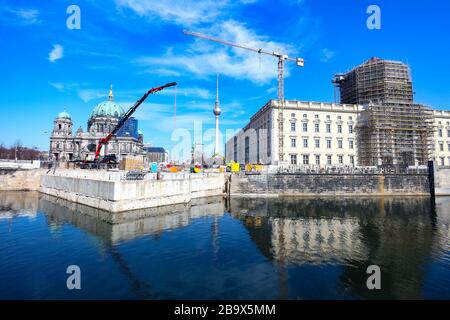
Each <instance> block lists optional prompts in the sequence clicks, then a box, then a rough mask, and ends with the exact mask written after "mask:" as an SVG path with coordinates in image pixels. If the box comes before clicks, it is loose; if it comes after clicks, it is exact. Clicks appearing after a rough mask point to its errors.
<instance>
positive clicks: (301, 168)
mask: <svg viewBox="0 0 450 320" xmlns="http://www.w3.org/2000/svg"><path fill="white" fill-rule="evenodd" d="M262 172H267V173H297V174H427V173H428V167H427V166H410V167H400V166H391V167H360V166H349V165H343V166H319V165H288V166H279V167H272V168H269V169H268V170H264V171H262Z"/></svg>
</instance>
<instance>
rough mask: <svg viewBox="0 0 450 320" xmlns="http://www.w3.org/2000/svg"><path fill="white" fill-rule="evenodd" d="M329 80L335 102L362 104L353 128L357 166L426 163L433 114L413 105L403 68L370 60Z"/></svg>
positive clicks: (409, 82)
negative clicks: (336, 91)
mask: <svg viewBox="0 0 450 320" xmlns="http://www.w3.org/2000/svg"><path fill="white" fill-rule="evenodd" d="M332 82H333V83H334V85H335V86H336V88H338V89H339V92H340V97H341V103H349V104H359V105H364V106H365V110H364V111H363V112H362V113H361V116H360V118H359V121H358V124H357V128H356V129H357V131H358V135H357V145H358V164H359V165H363V166H376V165H378V166H379V165H424V164H426V162H427V161H428V159H429V158H430V156H431V153H432V148H433V134H434V122H433V113H432V110H431V109H430V108H428V107H425V106H423V105H419V104H414V101H413V95H414V92H413V86H412V80H411V72H410V68H409V66H408V65H406V64H404V63H402V62H399V61H391V60H383V59H380V58H371V59H370V60H368V61H366V62H365V63H363V64H361V65H360V66H357V67H355V68H354V69H352V70H351V71H349V72H347V73H345V74H336V75H335V77H334V79H333V81H332Z"/></svg>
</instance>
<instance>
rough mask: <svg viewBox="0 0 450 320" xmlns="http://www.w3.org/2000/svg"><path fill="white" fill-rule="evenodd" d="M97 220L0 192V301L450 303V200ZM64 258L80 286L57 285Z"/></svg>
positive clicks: (171, 211)
mask: <svg viewBox="0 0 450 320" xmlns="http://www.w3.org/2000/svg"><path fill="white" fill-rule="evenodd" d="M136 216H139V217H141V218H140V219H137V220H136ZM99 217H100V218H99ZM102 217H103V218H104V213H103V212H99V211H97V210H94V209H92V208H88V207H84V206H80V205H76V204H73V203H70V202H66V201H63V200H60V199H55V198H52V197H49V196H45V195H41V194H38V193H26V192H0V299H98V298H100V299H377V298H393V299H409V298H418V299H450V198H438V199H437V201H436V208H435V210H434V209H433V208H432V206H431V204H430V200H429V199H428V198H384V199H347V200H336V199H329V200H304V199H239V200H237V199H234V200H231V201H229V202H227V203H226V202H224V201H221V200H220V199H204V200H201V201H199V202H198V203H193V204H191V205H189V206H185V205H179V206H174V207H167V208H161V209H157V210H153V211H149V210H147V211H139V212H134V213H128V214H122V215H116V216H114V217H113V219H114V221H115V224H110V223H107V222H104V221H103V220H102V219H101V218H102ZM74 264H75V265H78V266H80V268H81V286H82V288H81V290H68V289H67V288H66V280H67V277H68V275H67V274H66V268H67V266H69V265H74ZM373 264H376V265H378V266H380V268H381V285H382V289H381V290H379V291H370V290H368V289H367V287H366V279H367V277H368V275H367V274H366V269H367V267H368V266H369V265H373Z"/></svg>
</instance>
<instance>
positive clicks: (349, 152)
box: [226, 100, 450, 166]
mask: <svg viewBox="0 0 450 320" xmlns="http://www.w3.org/2000/svg"><path fill="white" fill-rule="evenodd" d="M365 108H366V107H365V106H362V105H356V104H337V103H323V102H305V101H295V100H288V101H286V103H285V108H284V110H283V118H284V125H283V126H284V143H283V154H284V161H283V162H282V163H283V164H294V165H302V164H304V165H320V166H327V165H328V166H329V165H331V166H344V165H351V166H356V165H359V162H358V137H357V134H358V130H357V125H358V121H359V120H360V117H361V114H362V112H363V111H364V110H365ZM278 114H279V113H278V103H277V101H276V100H270V101H269V102H267V103H266V104H265V105H264V106H263V107H262V108H261V109H260V110H259V111H257V112H256V114H254V115H253V116H252V117H251V118H250V121H249V123H248V124H247V125H246V126H245V127H244V128H243V129H241V130H240V131H239V132H238V133H237V134H236V135H234V136H233V137H232V138H231V139H229V140H228V141H227V143H226V159H227V162H230V161H234V162H238V163H241V164H247V163H261V164H268V165H277V164H279V163H280V162H279V151H278V141H279V140H278ZM433 117H434V129H435V133H434V137H433V147H432V148H431V150H430V159H434V160H436V162H437V164H438V165H439V166H443V165H445V166H450V111H438V110H434V111H433Z"/></svg>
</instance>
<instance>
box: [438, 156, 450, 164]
mask: <svg viewBox="0 0 450 320" xmlns="http://www.w3.org/2000/svg"><path fill="white" fill-rule="evenodd" d="M438 163H439V165H440V166H445V165H446V164H445V158H444V157H440V158H439V161H438ZM448 165H449V166H450V157H448Z"/></svg>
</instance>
